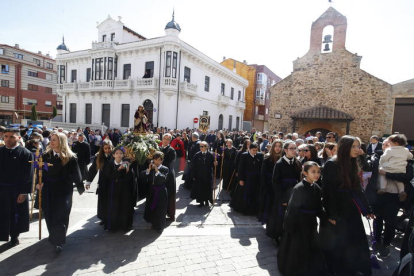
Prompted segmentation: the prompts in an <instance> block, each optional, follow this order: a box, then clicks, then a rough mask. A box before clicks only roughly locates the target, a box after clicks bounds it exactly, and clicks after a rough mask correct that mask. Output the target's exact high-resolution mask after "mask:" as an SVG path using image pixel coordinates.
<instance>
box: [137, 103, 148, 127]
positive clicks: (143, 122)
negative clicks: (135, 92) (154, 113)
mask: <svg viewBox="0 0 414 276" xmlns="http://www.w3.org/2000/svg"><path fill="white" fill-rule="evenodd" d="M134 118H135V120H134V126H135V127H134V133H140V134H146V133H147V122H148V118H147V112H146V111H145V109H144V107H143V106H142V105H140V106H138V110H137V111H136V112H135V115H134Z"/></svg>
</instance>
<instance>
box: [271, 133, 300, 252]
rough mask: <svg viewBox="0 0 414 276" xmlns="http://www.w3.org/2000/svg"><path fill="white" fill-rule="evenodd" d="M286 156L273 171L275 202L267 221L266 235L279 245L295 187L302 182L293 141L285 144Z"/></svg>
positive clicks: (277, 163)
mask: <svg viewBox="0 0 414 276" xmlns="http://www.w3.org/2000/svg"><path fill="white" fill-rule="evenodd" d="M283 151H284V156H283V157H282V158H280V159H279V160H278V161H277V162H276V165H275V168H274V170H273V177H272V184H273V192H274V195H275V200H274V202H273V206H272V210H271V215H270V218H269V219H268V221H267V225H266V228H268V229H267V230H266V235H268V236H269V237H270V238H272V239H274V241H275V243H276V245H278V244H279V242H280V238H282V235H283V219H284V216H285V212H286V208H287V205H288V202H289V198H290V195H291V193H292V189H293V187H295V185H296V184H297V183H298V182H299V181H300V174H301V171H302V167H301V164H300V162H299V161H298V160H297V159H296V144H295V142H293V141H289V142H285V143H284V144H283Z"/></svg>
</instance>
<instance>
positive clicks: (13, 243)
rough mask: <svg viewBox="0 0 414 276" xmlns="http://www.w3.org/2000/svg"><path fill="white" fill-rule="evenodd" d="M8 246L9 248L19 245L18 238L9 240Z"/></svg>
mask: <svg viewBox="0 0 414 276" xmlns="http://www.w3.org/2000/svg"><path fill="white" fill-rule="evenodd" d="M9 244H10V247H15V246H16V245H19V244H20V241H19V238H11V239H10V242H9Z"/></svg>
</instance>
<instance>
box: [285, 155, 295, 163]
mask: <svg viewBox="0 0 414 276" xmlns="http://www.w3.org/2000/svg"><path fill="white" fill-rule="evenodd" d="M283 159H285V161H286V162H287V163H288V164H289V165H293V158H292V159H289V158H287V157H286V155H284V156H283ZM291 162H292V163H291Z"/></svg>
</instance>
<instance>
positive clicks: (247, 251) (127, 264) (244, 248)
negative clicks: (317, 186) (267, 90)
mask: <svg viewBox="0 0 414 276" xmlns="http://www.w3.org/2000/svg"><path fill="white" fill-rule="evenodd" d="M95 181H96V179H95ZM181 183H182V181H181V177H178V178H177V185H178V184H181ZM95 184H96V182H94V183H93V184H92V185H93V186H92V188H93V189H92V190H91V191H90V192H89V191H88V192H86V193H84V194H83V195H82V196H79V195H78V194H77V192H75V193H74V204H73V209H72V213H71V225H70V228H69V231H68V235H67V236H68V238H67V244H66V245H65V246H64V247H63V252H62V253H61V254H60V255H59V256H56V255H55V253H54V252H53V247H52V246H51V245H50V244H49V243H48V242H47V236H48V234H47V229H46V225H45V222H44V221H43V224H42V226H43V227H42V229H43V230H42V232H43V235H42V238H43V239H42V240H41V241H39V240H38V222H37V221H34V222H32V223H31V228H30V232H28V233H25V234H22V235H21V238H20V245H19V246H17V247H14V248H12V249H8V248H7V246H6V244H4V243H2V244H0V252H1V254H0V275H104V274H114V275H121V274H122V275H197V276H199V275H280V273H279V272H278V270H277V264H276V253H277V248H276V247H274V246H273V245H272V244H271V242H270V239H269V238H267V237H266V235H265V229H264V228H263V227H262V226H261V225H260V223H258V222H257V220H256V219H254V218H253V217H248V216H242V215H240V214H237V213H235V212H232V211H231V209H230V207H229V206H228V203H229V197H228V196H226V195H223V196H222V197H221V198H220V199H221V200H220V201H219V202H218V204H216V206H215V207H214V208H211V207H210V208H207V207H203V208H198V207H197V205H196V203H195V201H193V202H192V201H191V199H190V198H189V192H188V191H187V190H185V189H184V188H182V187H181V186H180V185H178V194H177V215H176V218H177V219H176V221H175V222H173V223H171V225H169V227H168V228H166V229H165V230H164V232H163V233H162V234H161V235H160V234H158V233H156V232H154V231H153V230H151V229H150V227H151V226H150V224H148V223H146V222H145V221H144V220H143V218H142V215H143V212H144V209H143V207H144V202H143V201H140V202H139V206H138V208H137V209H136V211H135V216H134V226H133V230H131V231H130V232H128V233H126V234H124V233H121V232H119V233H116V234H111V233H107V232H105V231H104V230H103V229H102V227H101V226H100V225H99V220H98V219H97V218H96V216H95V214H96V195H95V188H96V185H95ZM36 217H37V214H36ZM368 231H369V230H368ZM367 233H368V234H369V232H367ZM400 241H401V239H396V244H399V243H400ZM398 255H399V251H398V248H397V247H396V248H393V249H392V255H391V256H390V257H389V258H388V259H386V263H381V270H374V275H384V276H385V275H391V271H393V270H394V269H395V267H396V265H397V259H398Z"/></svg>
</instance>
